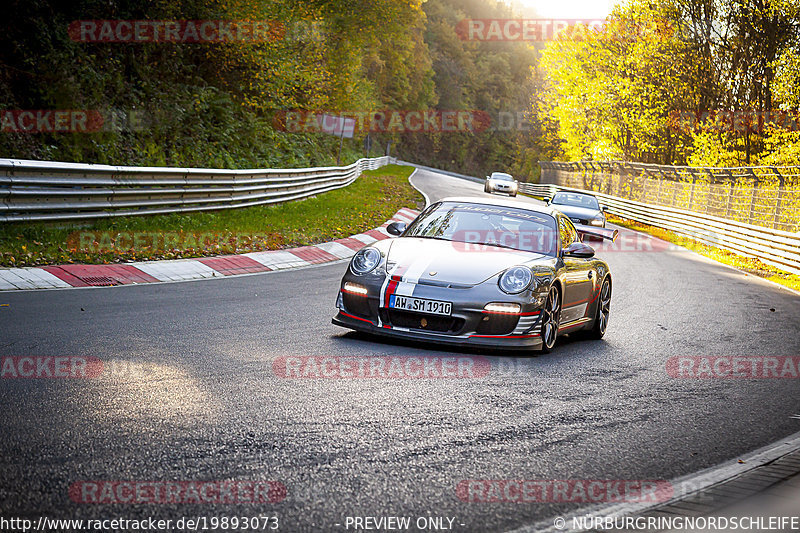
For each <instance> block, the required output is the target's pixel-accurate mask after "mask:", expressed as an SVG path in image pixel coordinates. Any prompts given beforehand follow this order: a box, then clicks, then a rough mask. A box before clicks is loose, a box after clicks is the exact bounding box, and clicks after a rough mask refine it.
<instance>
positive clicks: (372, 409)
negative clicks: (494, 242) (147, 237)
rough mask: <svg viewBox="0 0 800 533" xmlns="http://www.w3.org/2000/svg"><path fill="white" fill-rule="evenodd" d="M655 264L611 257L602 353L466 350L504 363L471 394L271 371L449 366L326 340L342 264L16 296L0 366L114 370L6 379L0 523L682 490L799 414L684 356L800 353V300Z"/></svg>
mask: <svg viewBox="0 0 800 533" xmlns="http://www.w3.org/2000/svg"><path fill="white" fill-rule="evenodd" d="M414 182H415V183H416V184H417V185H418V186H419V187H421V188H422V189H423V190H425V191H426V192H427V193H428V194H429V195H430V196H431V198H432V199H434V200H435V199H436V198H438V197H441V196H443V195H454V194H457V195H465V194H470V195H483V192H482V190H481V187H480V185H478V184H473V183H468V182H464V181H462V180H458V179H455V178H450V177H446V176H443V175H440V174H434V173H431V172H426V171H419V172H417V174H416V175H415V177H414ZM521 201H524V200H521ZM528 201H530V200H528ZM628 236H629V237H630V234H628ZM630 238H632V239H635V237H630ZM656 244H658V243H656ZM654 249H655V250H656V251H653V250H648V251H638V252H636V251H615V252H611V251H609V252H607V253H603V254H601V255H602V256H603V257H604V258H605V259H606V260H607V261H608V262H609V264H610V265H611V268H612V272H613V275H614V281H615V288H614V297H613V305H612V316H611V321H610V325H609V329H608V333H607V334H606V337H605V339H604V340H603V341H581V340H570V339H567V338H565V339H562V340H561V341H560V342H559V344H558V345H557V347H556V349H555V351H554V352H553V353H551V354H549V355H541V356H537V355H534V354H532V355H530V356H520V355H519V354H516V355H508V354H499V355H498V354H486V353H480V352H457V353H456V355H461V356H480V355H484V356H486V357H487V358H488V359H489V360H490V361H491V364H492V369H491V372H490V373H489V374H488V375H486V376H484V377H480V378H475V379H394V378H387V379H345V380H341V379H340V380H336V379H287V378H282V377H278V376H277V375H276V373H275V371H274V370H273V362H275V360H276V359H277V358H279V357H281V356H309V355H313V356H384V357H385V356H392V355H407V356H408V355H413V356H430V357H437V356H438V357H441V356H445V355H453V354H452V353H451V352H450V350H449V349H448V350H444V349H442V350H439V349H437V347H436V346H419V345H409V344H402V343H386V342H381V341H377V340H375V339H372V338H369V337H363V336H358V335H355V334H352V333H348V332H347V331H345V330H343V329H340V328H338V327H336V326H333V325H332V324H331V323H330V318H331V316H332V315H333V314H334V312H335V310H334V300H335V297H336V292H337V289H338V283H339V279H340V276H341V274H342V273H343V271H344V269H345V268H346V264H345V263H338V264H333V265H328V266H323V267H317V268H308V269H303V270H295V271H287V272H275V273H268V274H261V275H253V276H244V277H236V278H226V279H214V280H204V281H199V282H187V283H174V284H159V285H141V286H125V287H113V288H96V289H80V290H61V291H32V292H17V293H2V294H0V303H7V304H9V305H8V306H5V307H0V354H2V355H3V356H62V355H69V356H85V357H96V358H99V359H101V360H102V361H103V362H104V363H105V367H104V368H105V369H106V371H105V372H104V373H103V374H101V375H100V377H97V378H93V379H10V378H7V379H2V380H0V406H1V407H0V409H2V416H0V435H2V437H1V438H0V517H2V518H9V517H22V516H24V517H31V518H37V517H39V516H42V515H46V516H49V517H60V518H116V517H122V518H146V517H149V516H153V517H158V518H164V519H173V520H176V519H178V518H180V517H182V516H197V515H199V516H208V517H211V516H220V515H227V516H232V515H253V514H263V515H277V516H279V517H280V530H281V531H346V529H345V523H346V522H345V521H346V518H347V517H348V516H351V517H352V516H410V517H413V519H416V517H419V516H425V517H427V516H434V517H440V516H441V517H450V518H454V519H455V520H454V521H453V524H452V528H453V530H455V531H503V530H510V529H513V528H515V527H518V526H521V525H524V524H529V523H532V522H536V521H538V520H542V519H546V518H548V517H552V516H555V515H557V514H561V513H564V512H567V511H570V510H575V509H577V508H579V507H581V504H579V503H547V502H542V503H523V504H520V503H468V502H464V501H461V500H460V499H459V498H458V497H457V495H456V487H457V485H458V483H459V482H460V481H462V480H469V479H539V480H551V479H552V480H558V479H562V480H563V479H629V480H632V479H650V480H652V479H665V480H669V479H672V478H674V477H677V476H681V475H684V474H687V473H690V472H694V471H697V470H699V469H702V468H705V467H709V466H712V465H716V464H719V463H722V462H725V461H730V460H735V459H736V458H737V456H739V455H741V454H744V453H746V452H748V451H751V450H754V449H756V448H758V447H761V446H764V445H767V444H769V443H771V442H774V441H775V440H777V439H779V438H781V437H784V436H787V435H790V434H792V433H795V432H797V431H800V420H796V419H791V418H790V417H791V416H792V415H794V414H796V413H800V388H799V387H798V385H797V380H792V379H761V380H753V379H738V380H720V379H706V380H686V379H674V378H671V377H669V375H668V374H667V372H666V370H665V364H666V361H667V358H669V357H671V356H685V355H711V356H716V355H727V356H734V355H737V356H738V355H745V356H746V355H781V356H791V355H798V354H800V335H798V329H799V328H798V326H799V325H800V297H798V296H797V295H795V294H793V293H790V292H788V291H785V290H782V289H780V288H777V287H775V286H773V285H771V284H768V283H766V282H763V281H761V280H757V279H754V278H753V277H752V276H745V275H744V274H742V273H740V272H738V271H735V270H732V269H730V268H728V267H725V266H722V265H719V264H716V263H713V262H711V261H709V260H706V259H704V258H701V257H699V256H697V255H694V254H692V253H689V252H686V251H679V250H664V249H663V247H662V246H654ZM658 250H660V251H658ZM95 480H97V481H129V480H132V481H213V480H240V481H250V480H252V481H263V480H277V481H280V482H281V483H283V485H285V487H286V490H287V495H286V498H285V499H284V500H283V501H281V502H279V503H275V504H248V503H243V504H193V503H186V504H125V503H115V504H93V503H74V502H73V501H71V500H70V497H69V495H68V490H69V487H70V486H71V485H72V484H73V483H75V482H78V481H95ZM445 523H447V522H445ZM336 524H340V525H338V526H337V525H336ZM412 524H413V522H412ZM349 530H350V531H353V528H352V527H351V528H350V529H349ZM411 530H412V531H413V530H416V529H414V528H412V529H411Z"/></svg>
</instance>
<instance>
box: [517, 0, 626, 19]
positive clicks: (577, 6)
mask: <svg viewBox="0 0 800 533" xmlns="http://www.w3.org/2000/svg"><path fill="white" fill-rule="evenodd" d="M506 1H507V2H508V3H509V4H512V5H516V6H517V7H518V8H522V9H523V10H525V11H526V13H525V15H530V12H528V11H529V9H531V8H533V9H534V10H536V14H537V16H539V17H541V18H548V19H591V20H595V19H605V18H606V15H608V14H609V13H611V9H612V8H613V7H614V6H615V5H616V4H618V3H620V0H506ZM526 8H527V9H526Z"/></svg>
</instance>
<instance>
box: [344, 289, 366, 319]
mask: <svg viewBox="0 0 800 533" xmlns="http://www.w3.org/2000/svg"><path fill="white" fill-rule="evenodd" d="M342 302H344V308H345V309H346V310H347V312H348V313H352V314H354V315H358V316H360V317H364V318H369V317H370V316H371V313H370V308H369V299H368V298H366V297H365V296H358V295H355V294H351V293H349V292H344V291H342Z"/></svg>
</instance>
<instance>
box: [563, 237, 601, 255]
mask: <svg viewBox="0 0 800 533" xmlns="http://www.w3.org/2000/svg"><path fill="white" fill-rule="evenodd" d="M561 255H562V256H564V257H577V258H579V259H590V258H592V257H594V248H592V247H591V246H589V245H588V244H584V243H582V242H580V241H576V242H573V243H572V244H570V245H569V246H567V247H566V248H564V249H563V250H561Z"/></svg>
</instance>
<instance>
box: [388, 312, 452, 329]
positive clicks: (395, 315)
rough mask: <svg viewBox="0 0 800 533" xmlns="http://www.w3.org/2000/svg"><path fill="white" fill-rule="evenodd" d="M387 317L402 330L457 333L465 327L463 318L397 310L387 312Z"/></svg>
mask: <svg viewBox="0 0 800 533" xmlns="http://www.w3.org/2000/svg"><path fill="white" fill-rule="evenodd" d="M385 315H386V318H387V319H388V320H387V321H388V322H389V323H390V324H391V325H393V326H397V327H400V328H409V329H420V330H423V331H436V332H439V333H455V332H457V331H459V330H460V329H461V328H463V327H464V319H463V318H456V317H452V316H440V315H428V314H423V313H411V312H409V311H398V310H397V309H389V310H387V311H385ZM423 324H424V325H423Z"/></svg>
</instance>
